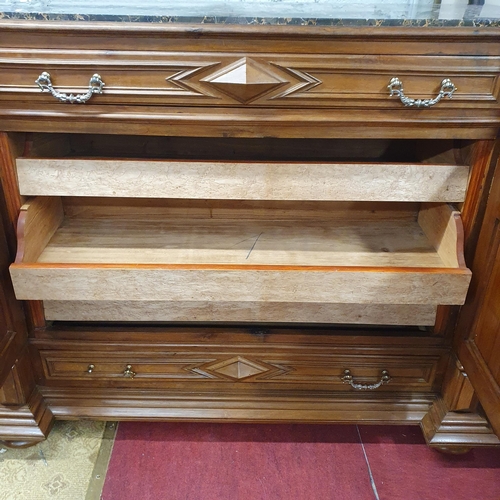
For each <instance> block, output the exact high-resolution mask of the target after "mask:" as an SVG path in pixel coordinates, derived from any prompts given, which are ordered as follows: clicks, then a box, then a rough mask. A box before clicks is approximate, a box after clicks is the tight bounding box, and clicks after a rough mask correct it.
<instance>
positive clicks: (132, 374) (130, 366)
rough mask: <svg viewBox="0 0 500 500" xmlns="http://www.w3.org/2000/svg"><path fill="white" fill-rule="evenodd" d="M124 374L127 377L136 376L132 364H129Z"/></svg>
mask: <svg viewBox="0 0 500 500" xmlns="http://www.w3.org/2000/svg"><path fill="white" fill-rule="evenodd" d="M123 376H124V377H127V378H134V377H135V376H136V373H135V372H134V371H133V370H132V365H127V366H126V367H125V370H123Z"/></svg>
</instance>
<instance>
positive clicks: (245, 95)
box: [201, 57, 289, 103]
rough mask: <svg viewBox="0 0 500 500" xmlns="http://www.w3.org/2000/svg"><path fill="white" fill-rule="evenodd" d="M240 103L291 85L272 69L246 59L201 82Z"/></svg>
mask: <svg viewBox="0 0 500 500" xmlns="http://www.w3.org/2000/svg"><path fill="white" fill-rule="evenodd" d="M201 81H203V82H207V83H209V84H210V85H212V86H214V87H215V88H217V89H218V90H220V91H221V92H224V93H225V94H228V95H230V96H231V97H233V98H234V99H236V100H238V101H240V102H244V103H246V102H250V101H253V100H255V99H257V98H258V97H260V96H262V95H264V94H266V93H268V92H270V91H271V90H274V89H276V88H278V87H281V86H282V85H285V84H287V83H289V82H288V81H287V80H284V79H283V78H281V77H280V76H279V75H277V74H276V73H275V72H274V71H273V70H272V68H270V67H269V66H266V65H264V64H261V63H259V62H257V61H254V60H253V59H250V58H248V57H244V58H243V59H240V60H239V61H236V62H235V63H233V64H231V65H229V66H226V67H225V68H222V69H221V70H219V71H218V72H217V73H215V74H213V75H211V76H209V77H207V78H204V79H203V80H201Z"/></svg>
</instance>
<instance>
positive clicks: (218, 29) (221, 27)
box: [0, 13, 500, 41]
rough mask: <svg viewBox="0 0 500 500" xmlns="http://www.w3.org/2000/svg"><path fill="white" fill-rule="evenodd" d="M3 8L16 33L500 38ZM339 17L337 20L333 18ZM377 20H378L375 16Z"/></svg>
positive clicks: (488, 28)
mask: <svg viewBox="0 0 500 500" xmlns="http://www.w3.org/2000/svg"><path fill="white" fill-rule="evenodd" d="M1 15H2V14H1V13H0V32H2V33H3V35H4V36H5V35H8V33H9V32H13V33H19V32H23V33H40V34H43V33H47V34H49V33H51V34H61V35H65V34H71V33H75V32H78V33H80V34H88V35H94V34H95V35H98V36H103V35H104V36H108V37H112V36H122V35H123V34H124V33H126V34H127V36H137V37H141V36H161V37H162V38H164V37H167V38H168V37H182V38H202V37H218V38H224V37H230V38H239V37H242V38H244V37H248V36H249V35H251V36H252V37H258V38H265V39H274V38H280V39H283V38H284V37H287V36H289V37H293V38H294V39H296V38H297V37H299V38H302V39H304V40H307V39H321V38H337V37H342V38H350V39H360V40H366V37H373V38H377V39H384V38H388V39H393V38H397V39H399V40H402V39H410V40H428V41H436V40H438V39H447V40H450V41H453V40H457V41H458V40H461V39H467V40H469V41H471V39H473V40H475V41H479V40H484V41H488V40H490V41H497V40H498V39H499V38H500V20H499V21H491V22H489V23H488V24H484V25H482V24H480V23H479V24H478V25H457V26H448V25H447V26H442V25H436V26H435V25H432V24H429V25H420V24H412V23H411V22H410V23H408V24H404V23H403V24H401V25H391V26H387V25H376V26H375V25H373V24H370V21H369V20H367V21H366V24H363V25H359V24H358V25H342V24H337V25H335V24H329V25H322V24H315V25H312V24H305V25H304V24H301V25H291V24H286V25H277V24H263V25H239V24H215V23H214V24H204V23H198V24H196V23H182V22H179V23H146V22H112V21H64V20H62V21H61V20H57V21H56V20H47V21H41V20H24V19H23V20H19V19H2V18H1ZM332 21H333V20H332ZM373 22H374V23H375V21H373Z"/></svg>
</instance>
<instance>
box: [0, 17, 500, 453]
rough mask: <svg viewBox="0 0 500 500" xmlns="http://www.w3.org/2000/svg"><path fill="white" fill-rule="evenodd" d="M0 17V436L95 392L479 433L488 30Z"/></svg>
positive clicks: (100, 409) (493, 48) (489, 113)
mask: <svg viewBox="0 0 500 500" xmlns="http://www.w3.org/2000/svg"><path fill="white" fill-rule="evenodd" d="M0 30H1V33H2V34H3V35H4V36H3V37H2V42H1V46H0V49H1V54H0V64H1V65H2V72H1V73H0V117H1V118H2V128H3V130H4V131H5V132H4V133H3V134H2V136H1V143H0V146H1V151H2V160H1V166H2V181H3V193H4V197H5V210H4V212H3V213H4V220H5V235H6V243H7V245H9V244H10V251H11V259H10V260H11V261H13V263H12V264H11V266H10V277H11V279H12V284H13V290H14V293H15V295H16V297H17V299H18V300H22V301H26V302H25V304H24V307H25V309H24V310H25V313H26V319H27V325H28V326H27V328H26V330H25V332H24V331H19V335H20V336H21V338H24V339H25V341H24V342H21V343H20V345H24V346H25V347H27V349H25V350H24V351H23V350H19V349H20V348H18V350H17V351H16V352H17V353H18V354H17V355H16V359H17V361H16V362H15V363H14V366H13V368H12V369H11V370H10V372H9V373H6V374H5V377H4V379H3V380H2V382H3V383H4V384H3V388H2V390H1V391H0V396H1V399H2V402H3V404H4V405H6V406H7V407H14V406H15V405H18V406H22V405H23V404H28V408H30V410H29V411H30V412H31V413H29V414H28V415H32V417H29V416H28V417H26V418H25V428H30V429H36V430H39V434H37V433H36V431H35V433H34V434H30V435H28V433H27V432H24V431H22V430H19V429H20V428H19V429H17V430H16V431H14V432H12V431H2V427H1V425H2V424H1V423H0V437H2V438H4V439H5V440H7V441H11V442H12V441H29V442H34V441H36V440H37V439H40V437H41V435H43V433H46V432H47V431H48V429H49V428H50V422H51V421H52V420H51V419H52V417H57V418H75V417H93V418H123V419H126V418H134V419H137V418H147V419H149V418H154V419H163V418H164V419H168V418H176V419H188V420H206V419H211V420H218V421H219V420H228V419H230V420H237V421H252V420H259V421H273V422H277V421H309V422H413V423H421V425H422V427H423V429H424V433H425V435H426V438H427V439H428V441H429V443H430V444H431V445H435V446H445V445H446V446H447V445H450V444H454V445H460V446H462V445H464V444H468V445H471V444H494V443H496V442H497V441H498V439H497V438H496V437H495V435H494V434H493V433H492V432H491V429H490V428H489V426H488V423H487V421H486V420H485V419H484V418H483V417H482V416H480V415H479V414H478V413H476V411H475V410H476V408H477V397H476V394H475V392H474V389H473V388H472V386H471V385H470V383H469V382H468V379H466V378H465V377H464V375H463V373H464V372H463V369H462V368H461V367H460V364H459V363H458V364H457V359H456V356H455V354H454V350H453V337H454V328H455V323H456V320H457V315H458V306H460V305H462V304H463V303H464V302H465V301H466V296H467V292H468V289H469V284H470V282H471V271H470V269H469V268H468V266H471V263H472V262H473V261H474V256H475V254H476V247H477V239H478V235H479V231H480V229H481V226H482V224H483V219H484V214H485V210H486V206H487V203H488V191H489V187H490V184H491V182H492V179H493V177H494V172H495V164H496V161H497V156H498V152H497V148H496V146H495V141H494V137H495V136H496V134H497V132H498V128H499V122H500V118H499V116H500V115H499V113H500V105H499V102H498V94H499V88H500V87H499V83H498V75H499V73H500V52H499V50H498V46H499V45H498V41H499V38H500V35H499V34H498V32H497V31H495V30H492V31H488V30H480V32H479V33H476V34H474V33H473V31H469V30H461V29H451V30H445V29H435V30H429V31H427V30H423V31H419V32H412V33H411V34H410V32H408V31H404V30H403V29H387V30H385V29H369V28H366V29H363V30H362V31H356V30H355V29H312V28H304V29H292V28H290V27H273V29H271V28H259V27H256V28H252V27H244V28H241V27H232V28H231V27H211V28H210V27H207V28H203V29H198V28H196V29H194V28H192V27H191V28H180V27H159V26H154V25H152V26H149V27H147V28H146V27H136V28H131V27H124V26H115V25H110V26H109V28H108V31H107V32H106V34H105V35H103V33H102V29H101V27H98V26H96V25H93V24H91V23H88V24H75V25H70V24H68V25H65V24H59V25H58V24H57V23H56V24H54V25H50V24H49V25H47V24H43V23H42V24H39V25H36V23H35V24H26V23H5V24H3V25H0ZM431 31H432V32H431ZM125 33H126V34H127V36H128V40H126V41H125V40H124V39H123V35H124V34H125ZM49 35H50V40H51V47H50V48H49V47H48V46H47V43H46V39H45V38H44V37H46V36H49ZM44 72H46V73H47V74H44ZM93 74H97V76H95V75H94V77H92V75H93ZM91 77H92V78H93V80H92V79H91V80H90V83H89V88H88V92H87V89H86V88H85V87H86V85H87V83H86V82H87V81H89V78H91ZM35 80H38V84H39V85H38V86H37V85H36V84H35ZM96 82H97V83H96ZM102 82H103V83H104V84H103V85H101V83H102ZM403 85H404V86H403ZM40 89H41V90H44V92H40ZM94 89H95V92H94ZM101 91H102V92H101ZM49 93H51V94H52V96H51V95H49ZM86 93H87V94H86ZM85 94H86V95H85ZM77 95H81V96H83V97H76V96H77ZM61 100H62V101H64V102H59V101H61ZM78 100H88V102H86V103H85V104H78ZM71 102H76V104H71ZM16 242H17V243H16ZM14 248H15V250H16V256H15V258H14ZM7 260H8V259H7ZM5 271H6V269H5ZM5 279H7V277H6V276H5ZM472 280H473V281H472V284H473V285H472V286H473V289H474V273H472ZM13 307H17V308H18V307H19V305H18V304H17V305H15V306H13ZM10 310H12V307H11V308H10ZM18 330H23V327H21V328H18ZM23 335H25V337H23ZM456 342H458V340H456ZM455 350H456V349H455ZM28 393H29V394H28ZM454 410H467V411H468V412H469V413H468V417H467V418H466V420H467V422H466V423H465V424H464V421H463V419H460V418H455V417H456V414H452V412H453V411H454ZM9 411H12V412H13V413H12V415H15V414H16V411H15V410H9ZM2 418H3V419H4V421H8V420H9V418H13V417H9V416H8V415H7V416H6V415H0V421H1V419H2ZM29 418H33V421H34V423H32V424H30V423H29V422H28V419H29ZM42 424H43V425H42ZM30 426H31V427H30ZM2 432H3V434H2ZM9 432H10V434H9ZM23 432H24V434H23Z"/></svg>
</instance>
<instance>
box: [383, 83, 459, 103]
mask: <svg viewBox="0 0 500 500" xmlns="http://www.w3.org/2000/svg"><path fill="white" fill-rule="evenodd" d="M387 88H388V89H389V95H390V96H391V97H392V96H398V97H399V98H400V100H401V102H402V103H403V105H404V106H407V107H412V108H430V107H431V106H434V104H437V103H438V102H439V101H440V100H441V99H442V98H443V97H448V98H449V99H451V98H452V97H453V92H455V91H456V90H457V87H455V84H454V83H453V82H452V81H451V80H450V79H449V78H445V79H444V80H443V81H442V82H441V90H440V91H439V93H438V95H437V96H436V97H434V99H411V98H410V97H407V96H405V94H404V90H403V82H402V81H401V80H400V79H399V78H392V79H391V81H390V82H389V85H387Z"/></svg>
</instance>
